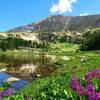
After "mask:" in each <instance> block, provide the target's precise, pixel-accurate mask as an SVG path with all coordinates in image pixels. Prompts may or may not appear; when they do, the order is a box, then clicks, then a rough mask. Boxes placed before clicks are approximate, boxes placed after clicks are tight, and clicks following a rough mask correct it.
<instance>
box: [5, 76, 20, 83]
mask: <svg viewBox="0 0 100 100" xmlns="http://www.w3.org/2000/svg"><path fill="white" fill-rule="evenodd" d="M19 80H20V79H19V78H16V77H9V78H8V79H6V80H5V82H7V83H10V82H15V81H19Z"/></svg>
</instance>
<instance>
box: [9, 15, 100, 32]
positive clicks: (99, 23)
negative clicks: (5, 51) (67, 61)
mask: <svg viewBox="0 0 100 100" xmlns="http://www.w3.org/2000/svg"><path fill="white" fill-rule="evenodd" d="M98 27H100V14H97V15H89V16H76V17H73V16H62V15H56V16H50V17H48V18H46V19H44V20H41V21H39V22H38V23H32V24H28V25H25V26H20V27H17V28H13V29H10V30H8V31H7V32H61V31H81V30H85V29H93V28H98Z"/></svg>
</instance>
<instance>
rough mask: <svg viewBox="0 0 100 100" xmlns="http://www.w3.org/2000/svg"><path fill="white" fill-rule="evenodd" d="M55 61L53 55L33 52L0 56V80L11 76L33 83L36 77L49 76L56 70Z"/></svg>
mask: <svg viewBox="0 0 100 100" xmlns="http://www.w3.org/2000/svg"><path fill="white" fill-rule="evenodd" d="M55 59H56V56H53V55H52V56H50V55H47V54H34V53H33V52H24V53H15V54H14V53H11V54H7V53H5V54H0V79H1V78H2V79H5V78H7V77H10V76H13V77H17V78H20V79H22V80H27V81H33V80H34V79H36V78H38V77H43V76H47V75H50V74H51V73H53V72H54V71H55V69H56V67H55V65H54V64H53V62H54V60H55ZM9 75H10V76H9Z"/></svg>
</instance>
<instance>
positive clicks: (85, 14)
mask: <svg viewBox="0 0 100 100" xmlns="http://www.w3.org/2000/svg"><path fill="white" fill-rule="evenodd" d="M87 15H89V14H88V13H82V14H80V16H87Z"/></svg>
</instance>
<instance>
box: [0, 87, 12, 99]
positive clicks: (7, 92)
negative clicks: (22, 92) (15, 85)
mask: <svg viewBox="0 0 100 100" xmlns="http://www.w3.org/2000/svg"><path fill="white" fill-rule="evenodd" d="M13 93H14V91H13V89H11V88H9V89H7V90H5V91H0V100H2V99H3V97H5V96H12V95H13Z"/></svg>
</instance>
